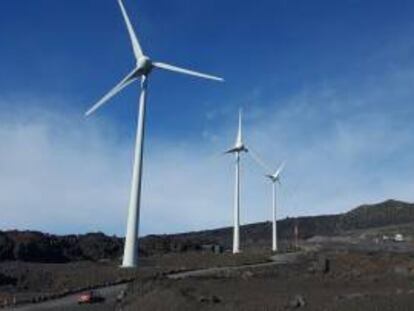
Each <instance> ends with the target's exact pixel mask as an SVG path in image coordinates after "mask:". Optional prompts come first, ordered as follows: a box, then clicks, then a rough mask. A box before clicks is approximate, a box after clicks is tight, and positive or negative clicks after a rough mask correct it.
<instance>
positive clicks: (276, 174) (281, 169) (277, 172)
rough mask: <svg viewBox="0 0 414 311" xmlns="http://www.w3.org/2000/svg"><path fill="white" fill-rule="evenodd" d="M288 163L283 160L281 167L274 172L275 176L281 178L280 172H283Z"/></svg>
mask: <svg viewBox="0 0 414 311" xmlns="http://www.w3.org/2000/svg"><path fill="white" fill-rule="evenodd" d="M285 165H286V162H285V161H283V162H282V164H281V165H280V166H279V168H278V169H277V170H276V172H275V173H274V174H273V177H274V178H275V179H279V176H280V174H282V171H283V170H284V168H285Z"/></svg>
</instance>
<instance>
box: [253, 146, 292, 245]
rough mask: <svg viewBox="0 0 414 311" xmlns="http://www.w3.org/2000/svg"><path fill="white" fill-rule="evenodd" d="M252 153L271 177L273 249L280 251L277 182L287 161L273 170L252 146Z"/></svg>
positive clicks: (267, 175) (268, 176) (254, 158)
mask: <svg viewBox="0 0 414 311" xmlns="http://www.w3.org/2000/svg"><path fill="white" fill-rule="evenodd" d="M249 151H250V155H251V156H252V158H253V160H255V161H256V163H258V164H259V165H260V166H261V167H262V168H264V170H265V172H267V173H266V174H265V176H266V177H267V178H269V179H270V181H271V182H272V250H273V251H274V252H277V251H278V247H277V213H276V212H277V183H279V184H280V175H281V174H282V171H283V169H284V168H285V162H283V163H282V164H281V165H280V166H279V168H278V169H277V170H276V172H274V173H273V174H272V173H269V172H271V169H270V168H269V166H268V165H266V164H265V163H264V162H263V161H262V160H261V158H260V157H259V156H258V155H257V154H256V152H255V151H253V150H252V149H251V148H250V150H249Z"/></svg>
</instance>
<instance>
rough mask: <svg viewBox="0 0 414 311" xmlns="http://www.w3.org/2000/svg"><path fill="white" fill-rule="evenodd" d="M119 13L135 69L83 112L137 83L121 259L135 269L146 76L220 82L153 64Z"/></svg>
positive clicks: (126, 265)
mask: <svg viewBox="0 0 414 311" xmlns="http://www.w3.org/2000/svg"><path fill="white" fill-rule="evenodd" d="M118 4H119V6H120V8H121V12H122V15H123V18H124V21H125V24H126V27H127V29H128V33H129V37H130V40H131V44H132V49H133V52H134V56H135V60H136V64H135V67H134V68H133V69H132V70H131V72H130V73H128V74H127V75H126V76H125V78H123V79H122V80H121V82H119V83H118V84H117V85H116V86H115V87H114V88H113V89H112V90H111V91H109V92H108V93H107V94H106V95H105V96H104V97H103V98H102V99H101V100H99V101H98V102H97V103H96V104H95V105H94V106H93V107H92V108H90V109H89V110H88V111H87V112H86V116H89V115H91V114H92V113H93V112H94V111H95V110H97V109H98V108H100V107H101V106H102V105H104V104H105V103H107V102H108V101H109V100H110V99H111V98H112V97H114V96H115V95H116V94H118V93H119V92H120V91H122V90H123V89H124V88H125V87H126V86H128V85H130V84H131V83H132V82H135V81H138V80H141V81H140V84H141V94H140V96H139V107H138V122H137V134H136V143H135V156H134V166H133V172H132V184H131V193H130V199H129V208H128V221H127V230H126V236H125V247H124V257H123V261H122V267H125V268H128V267H136V266H137V263H138V232H139V231H138V229H139V214H140V204H141V185H142V162H143V152H144V129H145V110H146V99H147V88H148V77H149V75H150V74H151V72H152V71H153V70H154V69H162V70H167V71H172V72H177V73H181V74H186V75H191V76H195V77H199V78H204V79H210V80H216V81H223V79H222V78H219V77H215V76H211V75H207V74H204V73H200V72H196V71H192V70H188V69H184V68H180V67H177V66H173V65H170V64H166V63H162V62H154V61H152V60H151V59H150V58H149V57H148V56H146V55H145V54H144V52H143V50H142V47H141V45H140V43H139V41H138V38H137V36H136V34H135V31H134V28H133V27H132V24H131V21H130V19H129V16H128V14H127V11H126V9H125V7H124V4H123V2H122V0H118Z"/></svg>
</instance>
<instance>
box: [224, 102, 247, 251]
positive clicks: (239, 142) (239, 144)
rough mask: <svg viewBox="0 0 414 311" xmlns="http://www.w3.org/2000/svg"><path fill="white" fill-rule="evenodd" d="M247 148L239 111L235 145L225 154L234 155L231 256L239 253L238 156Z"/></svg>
mask: <svg viewBox="0 0 414 311" xmlns="http://www.w3.org/2000/svg"><path fill="white" fill-rule="evenodd" d="M247 151H248V150H247V147H246V146H245V145H244V143H243V139H242V111H241V110H240V111H239V128H238V131H237V138H236V143H235V144H234V146H233V148H231V149H229V150H227V151H226V153H234V154H235V156H236V182H235V188H234V216H233V217H234V218H233V220H234V225H233V254H237V253H239V252H240V154H241V153H242V152H247Z"/></svg>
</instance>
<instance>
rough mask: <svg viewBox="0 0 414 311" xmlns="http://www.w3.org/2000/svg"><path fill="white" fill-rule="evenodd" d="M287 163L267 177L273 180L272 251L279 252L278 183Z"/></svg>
mask: <svg viewBox="0 0 414 311" xmlns="http://www.w3.org/2000/svg"><path fill="white" fill-rule="evenodd" d="M284 166H285V164H284V163H282V165H281V166H280V167H279V168H278V169H277V170H276V172H274V173H273V174H268V175H266V177H268V178H269V179H270V181H271V182H272V251H274V252H277V250H278V247H277V223H276V221H277V219H276V216H277V215H276V207H277V203H276V200H277V195H276V192H277V183H280V174H281V173H282V171H283V168H284Z"/></svg>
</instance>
